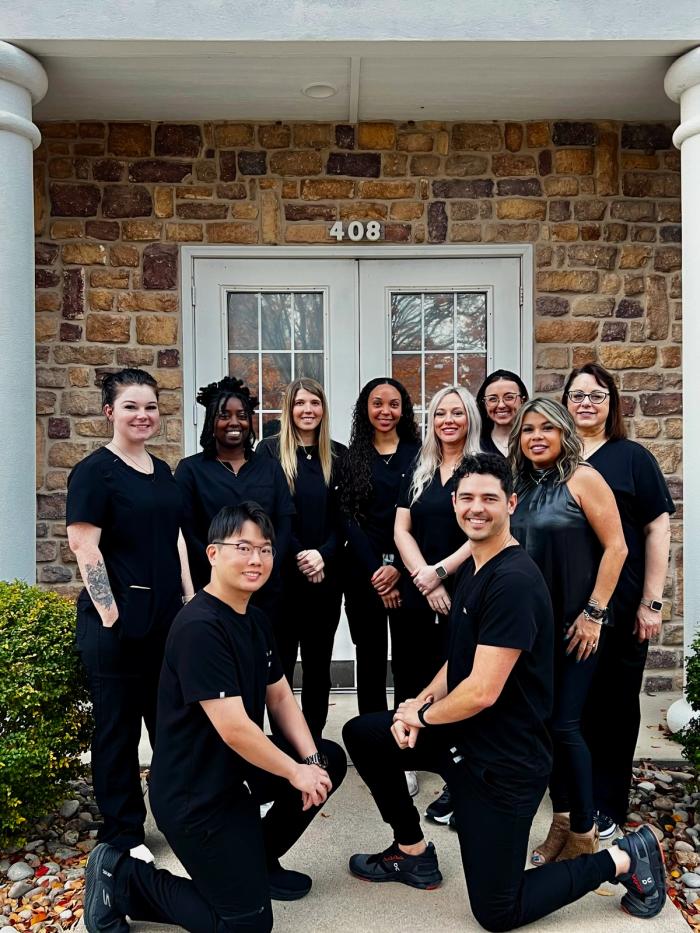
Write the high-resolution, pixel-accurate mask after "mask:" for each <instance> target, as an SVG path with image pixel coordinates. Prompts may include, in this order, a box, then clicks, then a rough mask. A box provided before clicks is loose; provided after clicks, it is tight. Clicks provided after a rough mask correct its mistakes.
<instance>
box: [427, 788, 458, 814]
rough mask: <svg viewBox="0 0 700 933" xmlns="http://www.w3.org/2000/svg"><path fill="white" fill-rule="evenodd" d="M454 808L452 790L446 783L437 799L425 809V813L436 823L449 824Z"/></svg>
mask: <svg viewBox="0 0 700 933" xmlns="http://www.w3.org/2000/svg"><path fill="white" fill-rule="evenodd" d="M452 809H453V807H452V797H451V796H450V792H449V790H448V789H447V784H445V786H444V787H443V788H442V793H441V794H440V796H439V797H438V799H437V800H434V801H433V802H432V803H431V804H430V806H429V807H428V809H427V810H426V811H425V815H426V816H427V817H428V819H429V820H432V821H433V822H434V823H443V824H447V823H449V822H450V817H451V816H452Z"/></svg>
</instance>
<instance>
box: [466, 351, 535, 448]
mask: <svg viewBox="0 0 700 933" xmlns="http://www.w3.org/2000/svg"><path fill="white" fill-rule="evenodd" d="M527 400H528V394H527V389H526V387H525V383H524V382H523V380H522V379H521V378H520V376H519V375H518V374H517V373H514V372H511V371H510V370H509V369H496V370H494V371H493V372H492V373H489V374H488V376H487V377H486V379H484V381H483V382H482V383H481V385H480V386H479V391H478V392H477V393H476V403H477V405H478V406H479V414H480V415H481V449H482V450H483V451H484V453H487V454H500V455H501V456H502V457H507V456H508V441H509V439H510V429H511V428H512V427H513V422H514V421H515V416H516V415H517V414H518V410H519V409H520V406H521V405H522V404H523V403H524V402H526V401H527Z"/></svg>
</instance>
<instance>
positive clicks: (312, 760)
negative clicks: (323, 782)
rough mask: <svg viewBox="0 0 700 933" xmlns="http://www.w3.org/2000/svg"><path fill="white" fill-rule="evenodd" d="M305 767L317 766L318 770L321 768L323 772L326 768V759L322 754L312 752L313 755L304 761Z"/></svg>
mask: <svg viewBox="0 0 700 933" xmlns="http://www.w3.org/2000/svg"><path fill="white" fill-rule="evenodd" d="M304 764H305V765H318V767H319V768H323V770H324V771H325V770H326V769H327V768H328V759H327V758H326V756H325V755H324V754H323V752H314V753H313V755H308V756H307V757H306V758H305V759H304Z"/></svg>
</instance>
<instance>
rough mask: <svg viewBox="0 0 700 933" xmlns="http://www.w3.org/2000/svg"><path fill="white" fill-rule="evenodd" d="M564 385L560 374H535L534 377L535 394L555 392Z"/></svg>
mask: <svg viewBox="0 0 700 933" xmlns="http://www.w3.org/2000/svg"><path fill="white" fill-rule="evenodd" d="M563 385H564V377H563V375H562V374H561V373H537V374H536V376H535V392H537V393H539V392H557V391H559V390H560V389H561V388H562V387H563Z"/></svg>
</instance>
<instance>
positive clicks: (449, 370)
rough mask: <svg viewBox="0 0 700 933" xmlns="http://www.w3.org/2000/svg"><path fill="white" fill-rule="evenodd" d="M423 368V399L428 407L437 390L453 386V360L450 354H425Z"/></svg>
mask: <svg viewBox="0 0 700 933" xmlns="http://www.w3.org/2000/svg"><path fill="white" fill-rule="evenodd" d="M424 368H425V398H426V400H427V402H428V405H429V404H430V399H431V398H432V397H433V396H434V395H435V393H436V392H437V391H438V389H443V388H444V387H445V386H449V385H452V384H453V382H454V358H453V356H452V354H451V353H426V354H425V363H424ZM426 407H427V406H426Z"/></svg>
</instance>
